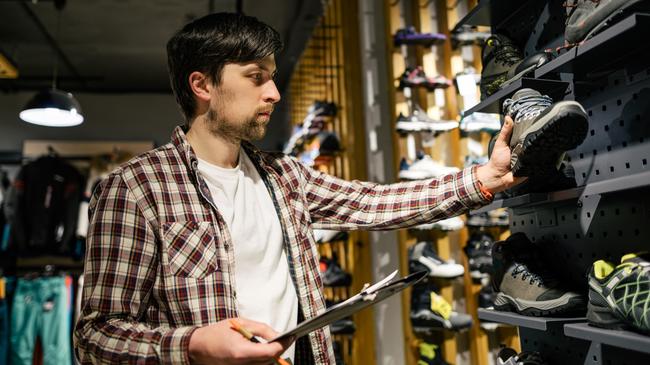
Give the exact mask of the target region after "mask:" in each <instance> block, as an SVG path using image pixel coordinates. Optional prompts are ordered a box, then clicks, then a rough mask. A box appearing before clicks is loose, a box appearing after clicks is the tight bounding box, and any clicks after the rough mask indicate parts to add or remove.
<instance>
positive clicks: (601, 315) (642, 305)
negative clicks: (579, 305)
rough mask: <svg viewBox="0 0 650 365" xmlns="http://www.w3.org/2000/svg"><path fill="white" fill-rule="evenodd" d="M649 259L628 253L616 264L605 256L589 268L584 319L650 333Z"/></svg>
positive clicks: (591, 322)
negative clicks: (587, 294)
mask: <svg viewBox="0 0 650 365" xmlns="http://www.w3.org/2000/svg"><path fill="white" fill-rule="evenodd" d="M648 289H650V261H648V257H647V254H645V255H637V254H628V255H625V256H623V258H622V259H621V264H620V265H618V266H615V265H614V264H612V263H609V262H606V261H604V260H598V261H596V262H594V264H593V265H592V267H591V270H590V271H589V303H588V304H587V321H588V322H589V324H590V325H592V326H595V327H603V328H611V329H633V330H635V331H637V332H641V333H644V334H650V298H649V295H650V291H649V290H648Z"/></svg>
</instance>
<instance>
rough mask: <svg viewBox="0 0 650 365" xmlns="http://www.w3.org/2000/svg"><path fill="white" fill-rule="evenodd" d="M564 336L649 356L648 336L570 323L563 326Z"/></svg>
mask: <svg viewBox="0 0 650 365" xmlns="http://www.w3.org/2000/svg"><path fill="white" fill-rule="evenodd" d="M564 334H565V335H566V336H569V337H574V338H579V339H581V340H587V341H592V342H598V343H601V344H604V345H610V346H614V347H620V348H622V349H626V350H633V351H638V352H643V353H646V354H650V336H644V335H642V334H639V333H635V332H630V331H624V330H610V329H604V328H597V327H592V326H590V325H589V324H587V323H571V324H565V325H564Z"/></svg>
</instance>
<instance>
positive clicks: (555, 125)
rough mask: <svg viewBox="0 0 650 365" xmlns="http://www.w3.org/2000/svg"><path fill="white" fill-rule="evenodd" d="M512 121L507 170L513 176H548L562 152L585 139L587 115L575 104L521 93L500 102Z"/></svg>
mask: <svg viewBox="0 0 650 365" xmlns="http://www.w3.org/2000/svg"><path fill="white" fill-rule="evenodd" d="M503 110H504V114H506V115H509V116H511V117H512V120H513V121H514V127H513V131H512V136H511V138H510V149H511V151H512V153H511V159H510V166H511V169H512V173H513V175H514V176H528V177H531V176H542V177H543V176H548V175H553V174H555V173H556V172H557V166H558V163H559V162H560V161H561V160H562V157H563V155H564V152H565V151H568V150H571V149H574V148H576V147H577V146H578V145H579V144H580V143H582V141H584V139H585V138H586V137H587V131H588V129H589V122H588V119H587V112H586V111H585V109H584V108H583V107H582V105H580V103H578V102H577V101H570V100H563V101H558V102H556V103H553V100H552V99H551V98H550V97H549V96H548V95H542V94H540V93H539V92H538V91H536V90H533V89H528V88H525V89H521V90H519V91H517V92H516V93H515V94H514V95H513V96H512V98H510V99H506V100H505V101H504V102H503Z"/></svg>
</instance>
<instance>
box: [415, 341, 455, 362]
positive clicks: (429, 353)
mask: <svg viewBox="0 0 650 365" xmlns="http://www.w3.org/2000/svg"><path fill="white" fill-rule="evenodd" d="M418 350H419V352H420V358H419V359H418V363H417V365H449V363H447V362H446V361H445V360H443V358H442V352H441V351H440V346H438V345H435V344H432V343H427V342H425V341H422V342H420V343H419V344H418Z"/></svg>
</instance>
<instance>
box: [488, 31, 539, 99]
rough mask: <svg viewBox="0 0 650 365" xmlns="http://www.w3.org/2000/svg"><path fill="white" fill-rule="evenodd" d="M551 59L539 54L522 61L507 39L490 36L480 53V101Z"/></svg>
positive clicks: (518, 52) (517, 51)
mask: <svg viewBox="0 0 650 365" xmlns="http://www.w3.org/2000/svg"><path fill="white" fill-rule="evenodd" d="M551 57H552V56H551V54H550V53H546V52H541V53H536V54H534V55H531V56H529V57H527V58H526V59H524V58H523V55H522V52H521V50H519V48H518V47H517V46H516V45H515V44H514V42H513V41H511V40H510V39H509V38H508V37H506V36H504V35H501V34H495V35H492V36H491V37H490V38H488V40H487V41H486V42H485V45H484V46H483V49H482V51H481V59H482V63H483V71H482V72H481V84H480V89H481V99H485V98H487V97H488V96H490V95H492V94H494V93H496V92H497V91H499V90H500V89H501V88H503V87H505V86H506V85H507V84H509V83H511V82H513V81H515V80H518V79H520V78H521V77H523V76H524V75H526V74H528V73H529V72H531V71H534V70H535V69H536V68H538V67H540V66H541V65H543V64H545V63H547V62H548V61H550V60H551Z"/></svg>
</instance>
